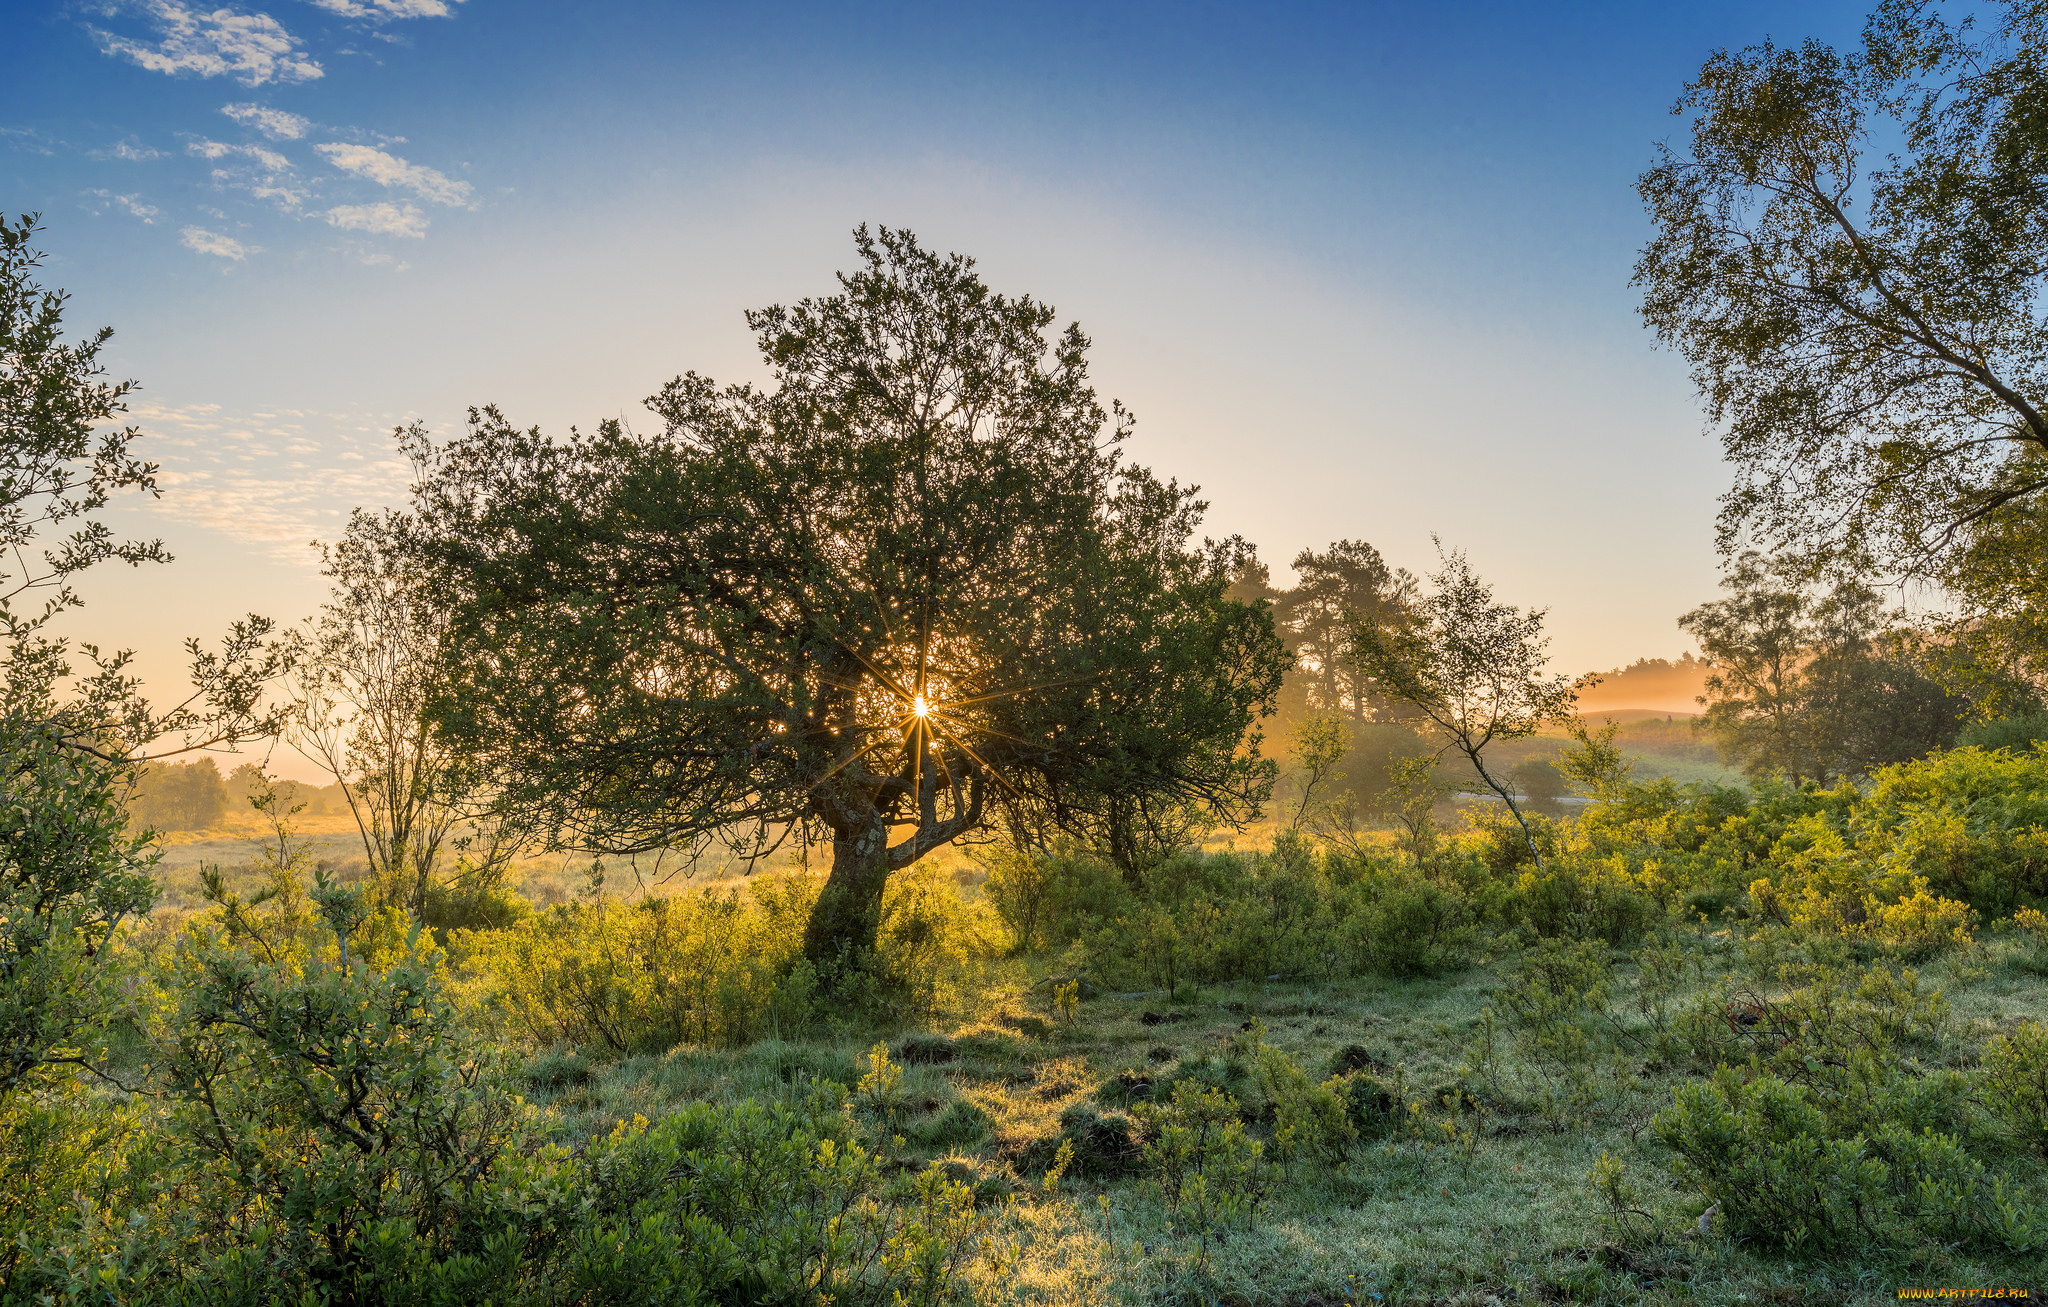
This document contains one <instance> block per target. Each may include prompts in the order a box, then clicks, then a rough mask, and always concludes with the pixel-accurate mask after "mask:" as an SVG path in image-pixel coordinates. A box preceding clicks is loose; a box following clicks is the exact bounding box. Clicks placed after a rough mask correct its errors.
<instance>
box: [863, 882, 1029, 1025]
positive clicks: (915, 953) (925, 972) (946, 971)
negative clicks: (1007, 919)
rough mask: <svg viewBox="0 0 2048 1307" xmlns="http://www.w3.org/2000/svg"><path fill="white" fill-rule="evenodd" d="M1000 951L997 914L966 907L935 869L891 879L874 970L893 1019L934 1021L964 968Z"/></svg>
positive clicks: (983, 907) (978, 905)
mask: <svg viewBox="0 0 2048 1307" xmlns="http://www.w3.org/2000/svg"><path fill="white" fill-rule="evenodd" d="M1000 947H1001V932H1000V929H999V921H998V918H997V917H996V915H995V913H994V912H993V911H991V910H990V908H989V906H988V905H987V904H982V903H974V904H970V903H966V902H963V901H962V900H961V898H960V896H959V894H958V893H956V892H955V891H954V889H953V887H952V886H951V885H950V884H948V883H946V882H945V881H944V880H943V879H941V877H940V875H939V871H938V868H937V866H935V865H934V864H932V863H928V862H927V863H920V864H918V865H917V866H914V867H911V868H909V869H908V870H905V871H900V872H898V873H896V874H895V875H894V876H891V877H890V878H889V884H888V886H887V888H886V890H885V891H884V892H883V895H882V924H881V931H880V934H879V935H878V937H877V941H876V968H875V970H876V973H877V976H878V978H879V979H880V981H881V982H882V998H883V1000H884V1002H885V1003H886V1004H887V1006H888V1007H889V1008H891V1009H893V1011H892V1012H890V1015H892V1016H895V1017H897V1018H899V1019H906V1018H907V1019H909V1020H914V1021H929V1020H931V1019H932V1018H933V1017H934V1016H935V1015H936V1014H937V1012H938V1010H939V1007H940V1006H941V1004H942V1003H943V1002H945V1001H947V1000H948V999H950V998H952V997H953V994H954V991H955V990H956V989H957V987H958V985H959V981H960V979H961V973H962V971H963V969H965V968H966V967H968V966H970V965H971V964H972V963H974V962H976V961H978V960H980V959H982V958H986V957H990V956H993V955H994V954H995V953H996V952H997V951H998V950H999V949H1000Z"/></svg>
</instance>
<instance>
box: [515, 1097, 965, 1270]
mask: <svg viewBox="0 0 2048 1307" xmlns="http://www.w3.org/2000/svg"><path fill="white" fill-rule="evenodd" d="M572 1213H574V1214H575V1216H574V1218H573V1219H572V1221H571V1223H570V1225H569V1231H568V1233H567V1234H566V1235H565V1236H564V1237H563V1239H562V1242H561V1245H560V1246H559V1248H558V1249H555V1250H551V1252H552V1256H551V1257H550V1258H549V1264H548V1267H547V1271H546V1281H547V1283H548V1286H549V1288H550V1290H551V1294H550V1300H552V1301H570V1302H578V1303H592V1304H597V1303H620V1304H628V1303H630V1304H634V1305H635V1307H638V1305H640V1304H645V1303H650V1302H684V1301H720V1302H785V1301H808V1300H817V1299H825V1298H829V1299H830V1300H831V1301H833V1302H838V1303H855V1304H877V1305H878V1307H879V1305H880V1304H888V1303H895V1302H905V1303H937V1302H944V1301H948V1300H950V1299H951V1298H953V1297H954V1296H956V1295H957V1293H958V1290H959V1279H960V1273H961V1272H962V1270H963V1269H965V1267H966V1266H967V1265H968V1264H969V1263H970V1262H971V1261H972V1259H973V1258H974V1257H975V1256H977V1255H978V1252H979V1240H980V1236H981V1234H982V1232H983V1229H984V1227H985V1222H986V1218H985V1217H984V1216H983V1215H982V1214H981V1213H979V1212H977V1211H976V1210H975V1208H974V1199H973V1195H972V1193H971V1191H970V1190H969V1189H968V1187H967V1186H966V1185H964V1184H960V1183H958V1182H955V1181H952V1180H949V1179H948V1178H947V1177H946V1174H945V1171H944V1169H943V1168H942V1167H940V1166H938V1165H937V1164H934V1165H933V1166H930V1167H927V1168H926V1169H925V1170H924V1171H922V1172H919V1173H916V1174H915V1175H909V1176H903V1177H899V1178H898V1179H896V1180H894V1181H889V1180H887V1179H886V1178H885V1176H884V1174H883V1171H882V1168H881V1167H880V1165H879V1164H878V1163H877V1161H876V1159H875V1158H874V1156H873V1155H871V1154H870V1153H868V1152H867V1151H866V1150H865V1149H863V1148H862V1147H861V1146H860V1145H859V1144H858V1143H857V1142H855V1141H854V1139H853V1138H852V1136H851V1134H850V1132H849V1130H848V1127H847V1124H846V1122H845V1119H844V1117H843V1116H840V1115H839V1114H838V1113H836V1112H835V1111H834V1110H833V1108H832V1106H831V1099H830V1097H829V1095H828V1096H824V1097H819V1096H814V1097H813V1098H812V1100H811V1101H810V1102H809V1103H808V1104H807V1105H806V1106H803V1107H799V1108H790V1107H784V1106H781V1105H775V1106H767V1107H764V1106H762V1105H760V1104H757V1103H751V1102H750V1103H744V1104H741V1105H739V1106H737V1107H730V1108H720V1107H713V1106H710V1105H707V1104H697V1105H693V1106H691V1107H688V1108H686V1109H684V1110H683V1111H681V1112H679V1113H677V1114H675V1115H673V1116H670V1117H667V1118H664V1119H663V1120H662V1121H660V1122H659V1123H656V1124H653V1125H650V1124H649V1123H648V1122H647V1121H646V1120H645V1119H643V1118H637V1117H636V1118H635V1119H634V1120H632V1121H630V1122H627V1123H624V1124H622V1125H620V1126H619V1128H618V1129H617V1130H615V1131H614V1132H613V1133H612V1135H611V1136H610V1137H609V1138H608V1139H605V1140H603V1141H601V1142H599V1143H598V1144H596V1145H594V1146H593V1147H592V1148H591V1150H590V1152H589V1154H588V1155H587V1156H586V1157H585V1159H584V1160H583V1162H582V1164H581V1165H580V1166H579V1167H578V1168H577V1172H576V1176H575V1182H574V1184H573V1185H572V1187H571V1188H570V1190H569V1192H568V1193H567V1194H566V1195H565V1198H564V1199H563V1200H562V1210H561V1215H562V1216H564V1217H570V1216H571V1214H572ZM899 1295H900V1296H899Z"/></svg>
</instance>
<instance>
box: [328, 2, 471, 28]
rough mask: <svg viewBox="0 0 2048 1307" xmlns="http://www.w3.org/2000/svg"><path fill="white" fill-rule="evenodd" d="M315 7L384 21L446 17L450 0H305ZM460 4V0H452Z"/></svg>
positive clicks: (343, 15) (373, 20) (355, 16)
mask: <svg viewBox="0 0 2048 1307" xmlns="http://www.w3.org/2000/svg"><path fill="white" fill-rule="evenodd" d="M307 2H308V3H309V4H311V5H312V6H313V7H314V8H316V9H325V10H326V11H327V12H328V13H330V14H340V15H341V16H342V17H343V18H360V19H362V20H364V21H365V22H371V23H386V22H390V21H391V20H392V19H394V18H446V17H448V16H449V13H450V10H449V8H448V6H449V4H450V3H451V0H307ZM452 3H454V4H461V3H462V0H452Z"/></svg>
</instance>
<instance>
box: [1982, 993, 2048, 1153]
mask: <svg viewBox="0 0 2048 1307" xmlns="http://www.w3.org/2000/svg"><path fill="white" fill-rule="evenodd" d="M1984 1067H1985V1070H1986V1072H1987V1073H1988V1076H1989V1079H1990V1081H1991V1088H1992V1090H1993V1094H1994V1097H1995V1098H1996V1100H1997V1102H1998V1104H1999V1106H2000V1108H2001V1109H2002V1110H2003V1111H2004V1113H2005V1114H2006V1116H2007V1118H2008V1119H2009V1120H2010V1121H2011V1122H2012V1125H2013V1128H2014V1130H2015V1131H2016V1132H2017V1133H2018V1135H2019V1137H2020V1138H2021V1139H2022V1140H2023V1141H2025V1143H2026V1145H2027V1146H2028V1147H2030V1148H2032V1149H2034V1150H2035V1151H2037V1152H2039V1153H2041V1154H2042V1155H2043V1156H2048V1026H2043V1025H2042V1024H2041V1023H2040V1022H2038V1021H2028V1022H2024V1023H2022V1024H2021V1026H2020V1028H2019V1029H2017V1030H2015V1031H2013V1032H2012V1033H2011V1034H2010V1035H1996V1036H1993V1037H1992V1040H1991V1046H1990V1048H1988V1049H1987V1050H1986V1051H1985V1054H1984Z"/></svg>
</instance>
